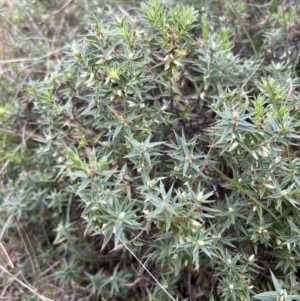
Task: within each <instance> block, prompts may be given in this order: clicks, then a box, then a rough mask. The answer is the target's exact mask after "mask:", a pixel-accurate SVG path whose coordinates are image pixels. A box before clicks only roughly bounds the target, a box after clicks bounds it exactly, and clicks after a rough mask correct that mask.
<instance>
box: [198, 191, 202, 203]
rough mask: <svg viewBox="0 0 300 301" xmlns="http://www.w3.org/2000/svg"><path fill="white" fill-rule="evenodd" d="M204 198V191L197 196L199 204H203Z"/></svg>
mask: <svg viewBox="0 0 300 301" xmlns="http://www.w3.org/2000/svg"><path fill="white" fill-rule="evenodd" d="M202 197H203V191H200V192H199V193H198V195H197V202H201V201H202Z"/></svg>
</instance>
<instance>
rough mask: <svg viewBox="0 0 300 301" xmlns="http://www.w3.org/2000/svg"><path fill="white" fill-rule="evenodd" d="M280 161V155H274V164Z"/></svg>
mask: <svg viewBox="0 0 300 301" xmlns="http://www.w3.org/2000/svg"><path fill="white" fill-rule="evenodd" d="M280 161H281V156H278V157H276V159H275V160H274V163H275V164H278V163H279V162H280Z"/></svg>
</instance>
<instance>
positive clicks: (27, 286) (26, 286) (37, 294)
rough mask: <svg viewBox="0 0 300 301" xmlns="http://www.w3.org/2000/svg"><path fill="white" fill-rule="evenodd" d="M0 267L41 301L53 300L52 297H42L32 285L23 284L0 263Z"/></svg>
mask: <svg viewBox="0 0 300 301" xmlns="http://www.w3.org/2000/svg"><path fill="white" fill-rule="evenodd" d="M0 269H1V270H2V271H3V272H4V273H6V274H7V275H8V276H10V277H11V278H12V279H14V280H15V281H17V282H18V283H19V284H21V285H22V286H23V287H25V288H27V289H28V290H29V291H31V292H32V293H34V294H35V295H36V296H37V297H39V298H40V299H42V300H43V301H54V300H53V299H49V298H47V297H44V296H42V295H40V294H39V293H38V292H37V291H36V290H35V289H33V288H32V287H30V286H29V285H27V284H25V283H24V282H22V281H21V280H19V279H18V278H17V277H16V276H14V275H13V274H11V273H10V272H9V271H8V270H7V269H6V268H5V267H3V266H2V265H0Z"/></svg>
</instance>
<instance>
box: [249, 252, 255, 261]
mask: <svg viewBox="0 0 300 301" xmlns="http://www.w3.org/2000/svg"><path fill="white" fill-rule="evenodd" d="M254 256H255V255H254V254H252V255H251V256H250V257H249V259H248V261H249V262H252V261H253V259H254Z"/></svg>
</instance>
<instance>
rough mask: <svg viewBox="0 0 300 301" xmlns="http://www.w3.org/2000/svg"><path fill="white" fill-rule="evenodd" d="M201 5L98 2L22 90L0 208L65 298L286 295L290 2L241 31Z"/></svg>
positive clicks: (293, 262) (294, 101)
mask: <svg viewBox="0 0 300 301" xmlns="http://www.w3.org/2000/svg"><path fill="white" fill-rule="evenodd" d="M216 4H217V3H214V2H212V3H211V4H210V7H209V8H203V9H202V11H201V12H200V13H199V8H198V7H197V6H195V7H192V6H188V5H172V4H166V3H164V2H163V1H158V0H151V1H150V2H148V3H146V4H142V5H141V9H140V10H137V12H136V13H135V14H129V13H128V12H127V11H126V10H124V8H122V12H123V15H122V14H120V13H117V12H116V11H115V10H114V9H112V8H111V7H105V8H103V9H102V10H101V11H100V10H98V12H97V14H95V18H94V24H92V26H91V27H90V28H89V30H88V33H87V34H85V35H84V38H83V39H81V41H80V42H73V43H72V45H70V50H69V51H68V52H67V53H66V54H65V56H64V57H63V58H62V62H61V64H57V65H56V66H55V68H53V70H52V72H51V74H49V76H47V77H46V78H44V79H43V80H40V81H33V82H31V83H30V84H28V88H27V92H28V98H27V100H28V101H29V103H30V104H31V105H32V106H33V112H34V113H35V114H36V116H38V117H39V119H40V120H41V122H40V125H41V129H40V135H39V136H38V137H35V138H34V141H36V142H37V143H38V147H36V146H34V150H35V158H34V159H33V161H31V162H24V166H25V169H26V171H25V172H23V173H18V176H17V179H16V180H15V181H14V184H11V183H10V184H9V185H10V187H17V186H18V192H19V193H18V194H16V193H14V191H12V195H11V196H10V198H9V200H8V201H7V203H6V205H5V208H6V210H7V212H8V213H11V214H13V215H14V217H15V218H16V219H19V220H22V221H23V222H24V223H27V224H35V225H36V224H40V225H43V231H44V234H43V235H41V234H40V233H39V234H36V235H41V239H42V242H41V243H40V246H39V247H40V249H39V260H40V261H42V260H44V261H45V260H47V258H51V260H55V261H57V263H58V265H57V266H56V267H55V271H54V272H53V271H49V272H48V273H46V274H47V276H46V277H48V278H50V279H52V283H53V284H54V285H58V286H60V287H62V288H64V289H66V290H70V288H72V287H75V288H76V294H77V298H78V299H80V298H81V299H80V300H85V299H84V298H88V297H86V296H89V297H90V298H94V299H93V300H102V299H101V298H103V300H105V299H106V300H127V299H129V298H135V299H136V300H168V299H172V300H175V299H176V298H177V300H183V299H185V298H188V299H189V300H195V299H197V300H208V299H209V300H211V301H212V300H253V299H258V300H275V299H276V300H289V299H290V300H292V299H293V298H297V299H299V297H298V296H299V295H298V290H297V280H298V278H299V276H298V275H297V267H298V265H299V260H300V257H299V256H300V254H299V235H300V230H299V227H298V225H299V216H298V209H299V192H298V191H299V187H300V180H299V160H298V158H297V156H298V150H297V145H298V143H299V126H300V123H299V113H298V107H299V100H298V99H299V93H298V81H297V77H296V73H297V70H298V69H297V68H298V67H297V66H296V65H295V64H297V63H298V61H297V60H298V58H297V54H296V53H295V51H294V46H293V45H292V44H291V43H290V42H289V41H290V40H289V39H292V36H293V35H294V34H295V32H294V31H293V30H294V29H295V27H294V26H295V23H293V22H295V16H296V13H295V14H293V13H292V12H296V10H297V9H298V7H297V6H296V5H292V4H291V6H290V7H289V8H283V7H280V6H279V7H278V8H277V6H276V7H274V6H269V7H268V8H267V9H266V11H265V15H264V16H265V17H266V18H268V19H267V21H268V22H273V25H272V26H270V27H268V25H265V26H264V27H262V28H259V30H258V33H257V35H254V34H253V33H251V32H249V28H252V26H253V25H252V24H251V22H253V20H251V16H252V15H251V13H252V12H247V7H246V5H245V4H243V3H242V2H237V3H235V4H236V5H234V4H233V3H232V2H231V1H228V2H227V1H226V2H225V1H219V4H220V5H221V7H218V5H216ZM220 9H222V12H223V13H222V15H221V17H220V18H219V19H218V18H217V16H218V15H220ZM277 9H278V10H277ZM284 9H287V10H288V11H289V14H288V15H287V16H285V15H284V14H283V13H282V10H284ZM278 16H279V18H277V17H278ZM252 17H253V18H254V16H252ZM293 18H294V19H293ZM267 21H266V22H267ZM230 22H233V24H234V26H233V27H232V26H230V24H231V23H230ZM282 25H283V26H284V29H285V31H284V32H282V30H281V28H280V27H281V26H282ZM276 29H277V31H276ZM282 34H283V35H284V36H285V41H286V42H285V43H286V44H285V45H284V47H282V43H280V42H279V40H280V36H281V35H282ZM243 45H244V46H245V50H243ZM238 46H239V48H240V49H239V51H237V47H238ZM270 49H271V52H270ZM25 159H26V157H25V158H24V160H25ZM26 163H29V164H30V165H31V168H32V169H37V170H39V172H38V173H32V169H29V167H26ZM7 183H9V182H7ZM13 185H14V186H13ZM20 188H21V189H20ZM20 192H22V193H20ZM29 195H30V197H28V196H29ZM53 228H55V236H53V235H52V234H51V230H53ZM46 243H47V245H46ZM44 244H45V245H46V246H45V245H44ZM121 250H123V251H121ZM59 258H62V260H59ZM271 270H272V271H273V272H271ZM277 279H280V282H279V281H278V280H277ZM272 283H273V284H272ZM273 285H274V287H275V290H276V291H273Z"/></svg>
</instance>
